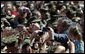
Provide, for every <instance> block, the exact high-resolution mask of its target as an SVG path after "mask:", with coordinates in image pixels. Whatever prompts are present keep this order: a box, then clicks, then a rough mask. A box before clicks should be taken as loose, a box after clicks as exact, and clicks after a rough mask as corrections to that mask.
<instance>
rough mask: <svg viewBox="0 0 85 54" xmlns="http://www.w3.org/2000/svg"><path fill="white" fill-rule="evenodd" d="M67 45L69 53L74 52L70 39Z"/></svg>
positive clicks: (73, 45)
mask: <svg viewBox="0 0 85 54" xmlns="http://www.w3.org/2000/svg"><path fill="white" fill-rule="evenodd" d="M68 45H69V53H75V44H74V43H73V42H72V41H69V42H68Z"/></svg>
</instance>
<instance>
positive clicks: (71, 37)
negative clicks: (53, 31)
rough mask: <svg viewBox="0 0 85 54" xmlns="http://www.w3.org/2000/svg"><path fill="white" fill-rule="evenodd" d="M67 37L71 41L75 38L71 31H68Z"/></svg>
mask: <svg viewBox="0 0 85 54" xmlns="http://www.w3.org/2000/svg"><path fill="white" fill-rule="evenodd" d="M69 38H70V39H71V40H72V41H73V40H75V37H74V35H73V34H72V33H71V32H69Z"/></svg>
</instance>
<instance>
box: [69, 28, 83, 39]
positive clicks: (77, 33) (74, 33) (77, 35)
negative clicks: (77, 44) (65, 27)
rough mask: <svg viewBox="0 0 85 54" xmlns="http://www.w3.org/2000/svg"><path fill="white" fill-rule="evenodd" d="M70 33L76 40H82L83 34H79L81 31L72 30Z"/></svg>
mask: <svg viewBox="0 0 85 54" xmlns="http://www.w3.org/2000/svg"><path fill="white" fill-rule="evenodd" d="M70 33H71V34H73V36H74V37H75V38H77V40H82V35H81V33H80V32H79V29H77V28H71V29H70Z"/></svg>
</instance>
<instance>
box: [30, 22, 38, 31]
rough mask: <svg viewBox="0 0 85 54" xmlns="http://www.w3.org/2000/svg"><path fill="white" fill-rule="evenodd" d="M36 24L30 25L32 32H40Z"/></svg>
mask: <svg viewBox="0 0 85 54" xmlns="http://www.w3.org/2000/svg"><path fill="white" fill-rule="evenodd" d="M34 24H35V23H32V24H30V26H29V29H30V30H31V31H35V30H38V29H39V28H38V27H37V26H35V25H34Z"/></svg>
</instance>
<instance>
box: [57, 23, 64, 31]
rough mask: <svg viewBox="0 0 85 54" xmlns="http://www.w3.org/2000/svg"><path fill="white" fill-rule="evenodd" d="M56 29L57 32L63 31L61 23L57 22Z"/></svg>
mask: <svg viewBox="0 0 85 54" xmlns="http://www.w3.org/2000/svg"><path fill="white" fill-rule="evenodd" d="M57 31H58V32H62V31H63V27H62V24H59V25H58V26H57Z"/></svg>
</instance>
